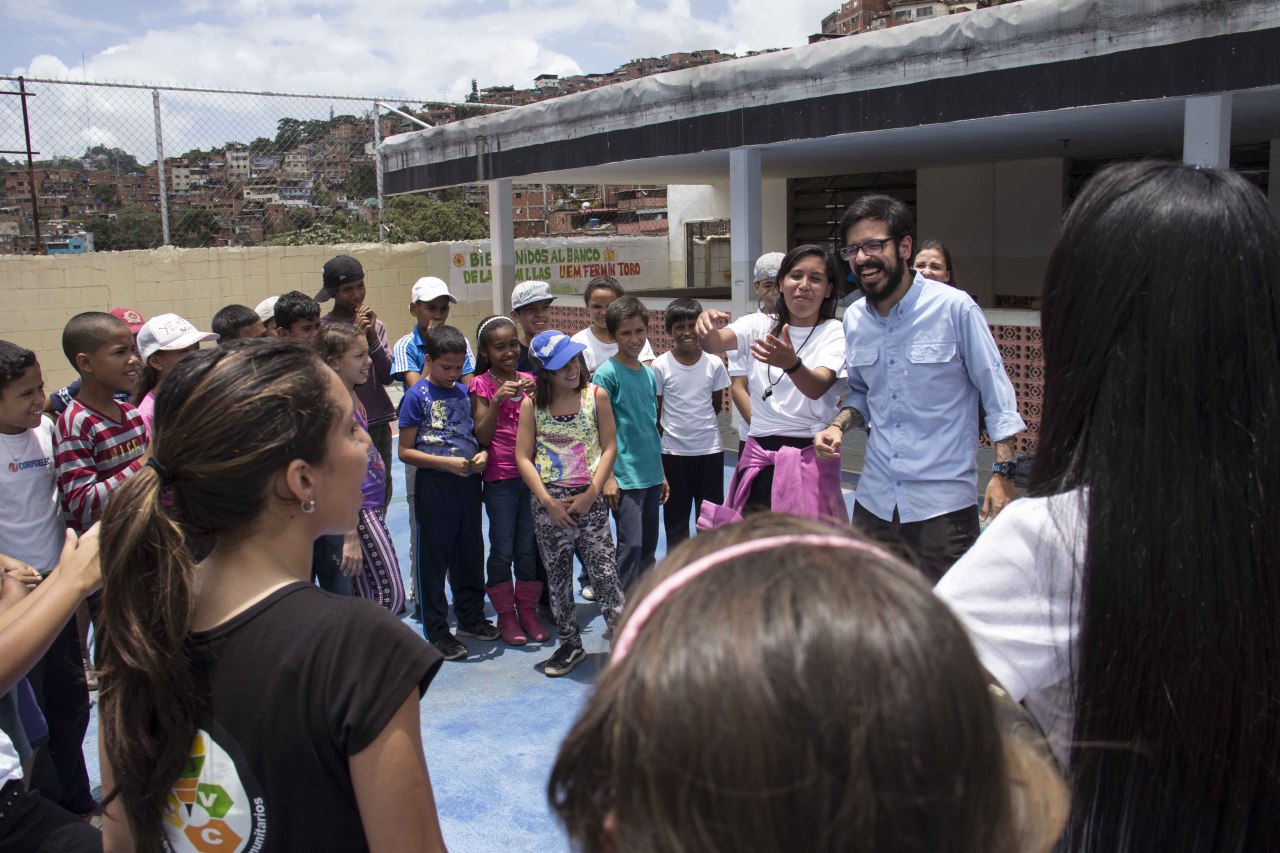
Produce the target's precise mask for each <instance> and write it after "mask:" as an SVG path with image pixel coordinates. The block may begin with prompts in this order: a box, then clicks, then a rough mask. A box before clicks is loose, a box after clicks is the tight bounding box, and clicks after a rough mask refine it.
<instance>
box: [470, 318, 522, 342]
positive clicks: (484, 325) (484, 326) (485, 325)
mask: <svg viewBox="0 0 1280 853" xmlns="http://www.w3.org/2000/svg"><path fill="white" fill-rule="evenodd" d="M504 321H505V322H507V323H511V325H512V326H514V325H515V323H514V322H513V321H512V320H511V318H510V317H503V316H502V315H501V314H495V315H494V316H492V317H490V318H489V319H488V320H485V321H484V322H483V323H481V324H480V328H478V329H476V337H477V338H479V337H480V336H481V335H483V334H484V330H485V329H487V328H489V327H490V326H491V325H493V324H494V323H502V322H504Z"/></svg>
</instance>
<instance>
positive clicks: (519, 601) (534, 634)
mask: <svg viewBox="0 0 1280 853" xmlns="http://www.w3.org/2000/svg"><path fill="white" fill-rule="evenodd" d="M541 595H542V584H541V583H539V582H538V581H516V609H517V611H519V614H520V627H521V628H523V629H524V632H525V634H526V635H528V637H529V639H530V640H532V641H533V642H535V643H545V642H546V641H547V639H548V638H549V637H550V636H551V633H550V632H549V631H547V626H545V625H543V624H542V620H541V619H539V618H538V597H539V596H541ZM495 606H496V605H495Z"/></svg>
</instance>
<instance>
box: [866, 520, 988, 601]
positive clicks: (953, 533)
mask: <svg viewBox="0 0 1280 853" xmlns="http://www.w3.org/2000/svg"><path fill="white" fill-rule="evenodd" d="M853 526H854V527H856V528H858V529H859V530H861V531H862V532H863V533H865V534H866V535H867V537H868V538H870V539H874V540H875V541H877V542H884V543H886V544H890V545H895V544H896V545H905V546H906V548H907V551H908V559H909V560H910V561H911V564H912V565H914V566H915V567H916V568H917V569H918V570H919V571H920V574H922V575H924V576H925V578H926V579H927V580H928V581H929V583H933V584H936V583H937V582H938V581H939V580H941V579H942V576H943V575H945V574H946V573H947V570H948V569H950V568H951V566H952V564H954V563H955V561H956V560H958V559H960V558H961V557H962V556H964V553H965V552H966V551H968V550H969V548H970V547H972V545H973V543H974V542H975V541H977V538H978V533H979V531H980V528H979V526H978V505H977V504H974V505H973V506H968V507H965V508H964V509H958V510H956V511H955V512H948V513H944V514H942V515H937V516H934V517H933V518H927V519H925V520H924V521H910V522H905V523H904V522H903V521H901V520H899V518H898V510H897V509H894V511H893V520H892V521H885V520H884V519H882V518H879V517H878V516H876V515H874V514H873V513H871V512H868V511H867V510H866V509H864V508H863V506H862V505H861V504H859V503H857V502H856V501H855V502H854V504H853Z"/></svg>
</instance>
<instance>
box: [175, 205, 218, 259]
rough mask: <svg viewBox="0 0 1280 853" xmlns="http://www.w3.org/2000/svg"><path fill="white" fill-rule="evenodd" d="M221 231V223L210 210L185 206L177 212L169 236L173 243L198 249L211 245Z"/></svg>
mask: <svg viewBox="0 0 1280 853" xmlns="http://www.w3.org/2000/svg"><path fill="white" fill-rule="evenodd" d="M221 233H222V223H221V222H219V221H218V215H217V214H216V213H214V212H213V211H212V210H201V209H199V208H187V209H186V210H182V211H179V212H178V215H177V217H176V218H175V219H174V220H173V227H172V228H170V229H169V237H170V239H171V240H172V241H173V245H175V246H182V247H183V248H186V249H198V248H206V247H208V246H212V245H213V244H214V242H215V241H216V240H217V238H218V235H219V234H221Z"/></svg>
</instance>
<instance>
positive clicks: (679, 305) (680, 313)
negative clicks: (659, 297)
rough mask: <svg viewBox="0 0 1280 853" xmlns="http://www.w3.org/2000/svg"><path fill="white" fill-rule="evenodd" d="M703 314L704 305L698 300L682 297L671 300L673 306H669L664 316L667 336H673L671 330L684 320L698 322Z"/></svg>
mask: <svg viewBox="0 0 1280 853" xmlns="http://www.w3.org/2000/svg"><path fill="white" fill-rule="evenodd" d="M701 313H702V303H701V302H699V301H698V300H696V299H690V298H689V297H687V296H681V297H680V298H679V299H673V300H671V304H670V305H668V306H667V310H666V312H664V313H663V315H662V319H663V322H665V323H666V324H667V334H668V335H669V334H671V330H672V328H674V327H675V325H676V323H679V322H682V321H684V320H696V319H698V315H699V314H701Z"/></svg>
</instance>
